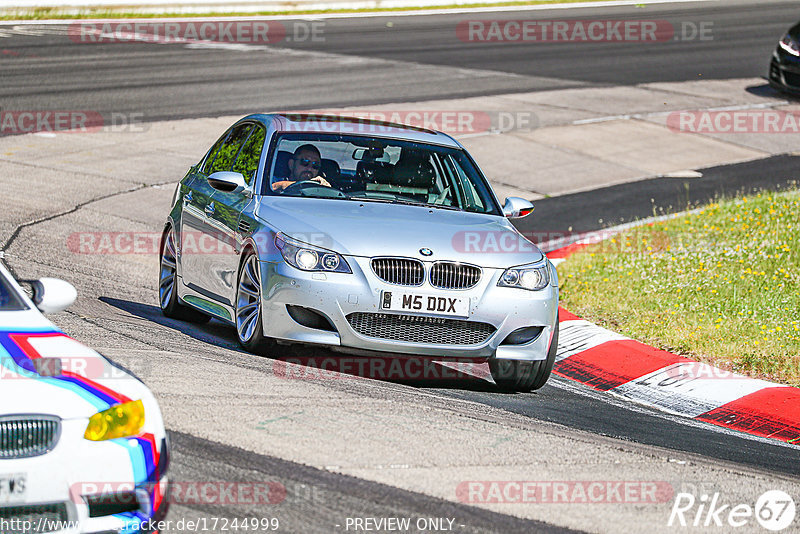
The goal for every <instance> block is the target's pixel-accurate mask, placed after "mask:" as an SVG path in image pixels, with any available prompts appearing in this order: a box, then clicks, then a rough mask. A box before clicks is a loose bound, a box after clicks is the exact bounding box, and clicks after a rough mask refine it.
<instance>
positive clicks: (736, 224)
mask: <svg viewBox="0 0 800 534" xmlns="http://www.w3.org/2000/svg"><path fill="white" fill-rule="evenodd" d="M559 274H560V280H561V282H562V284H561V302H562V305H563V306H564V307H565V308H566V309H568V310H569V311H571V312H573V313H576V314H577V315H579V316H581V317H583V318H585V319H587V320H591V321H594V322H597V323H598V324H601V325H603V326H606V327H608V328H610V329H612V330H615V331H617V332H620V333H622V334H624V335H626V336H629V337H632V338H634V339H638V340H640V341H642V342H645V343H648V344H650V345H653V346H656V347H659V348H662V349H666V350H670V351H672V352H676V353H678V354H683V355H687V356H689V357H692V358H694V359H697V360H699V361H703V362H707V363H710V364H712V365H715V366H717V367H720V368H723V369H726V370H731V371H735V372H738V373H742V374H746V375H749V376H752V377H757V378H765V379H768V380H773V381H777V382H782V383H785V384H790V385H794V386H800V191H798V190H791V191H785V192H769V193H768V192H763V193H760V194H757V195H755V196H741V197H738V198H735V199H729V200H721V201H719V202H716V203H713V204H710V205H708V206H706V207H705V208H703V209H701V210H700V211H697V212H695V213H693V214H686V215H682V216H678V217H676V218H674V219H670V220H668V221H663V222H657V223H652V224H648V225H644V226H641V227H637V228H634V229H632V230H629V231H627V232H624V233H622V234H620V235H618V236H616V237H614V238H613V239H608V240H606V241H604V242H602V243H598V244H596V245H592V246H591V247H587V248H586V249H585V250H583V251H581V252H579V253H577V254H575V255H573V256H571V257H570V258H569V259H568V260H567V261H565V262H564V263H562V264H561V265H560V266H559Z"/></svg>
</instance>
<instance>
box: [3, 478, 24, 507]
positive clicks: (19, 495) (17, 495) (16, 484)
mask: <svg viewBox="0 0 800 534" xmlns="http://www.w3.org/2000/svg"><path fill="white" fill-rule="evenodd" d="M25 482H26V476H25V475H24V474H22V473H17V474H13V475H0V503H8V502H19V501H23V500H24V499H25Z"/></svg>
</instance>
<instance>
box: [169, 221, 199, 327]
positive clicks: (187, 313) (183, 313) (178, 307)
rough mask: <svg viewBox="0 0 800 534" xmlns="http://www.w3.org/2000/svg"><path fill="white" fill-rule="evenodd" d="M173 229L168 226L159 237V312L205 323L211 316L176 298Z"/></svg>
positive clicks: (176, 263) (176, 264)
mask: <svg viewBox="0 0 800 534" xmlns="http://www.w3.org/2000/svg"><path fill="white" fill-rule="evenodd" d="M176 243H177V241H176V239H175V230H174V229H173V228H172V227H171V226H170V227H169V228H168V229H167V231H166V232H164V235H163V236H162V237H161V250H160V252H159V257H160V260H161V261H160V262H159V263H160V265H161V269H160V271H159V274H158V302H159V304H160V305H161V313H163V314H164V315H165V316H166V317H169V318H170V319H179V320H181V321H190V322H192V323H198V324H202V323H207V322H208V321H209V320H210V319H211V317H209V316H208V315H206V314H205V313H200V312H199V311H197V310H195V309H193V308H189V307H188V306H186V305H184V304H181V303H180V301H179V300H178V275H177V272H178V271H177V268H178V260H177V257H178V255H177V253H176V251H177V250H178V248H177V246H176Z"/></svg>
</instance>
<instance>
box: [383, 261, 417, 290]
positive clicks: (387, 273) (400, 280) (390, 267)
mask: <svg viewBox="0 0 800 534" xmlns="http://www.w3.org/2000/svg"><path fill="white" fill-rule="evenodd" d="M370 263H371V264H372V271H373V272H374V273H375V274H376V275H377V276H378V278H380V279H381V280H383V281H384V282H388V283H390V284H396V285H399V286H420V285H422V282H423V280H425V268H424V267H423V266H422V262H421V261H419V260H412V259H407V258H375V259H373V260H372V262H370Z"/></svg>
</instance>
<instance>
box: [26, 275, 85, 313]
mask: <svg viewBox="0 0 800 534" xmlns="http://www.w3.org/2000/svg"><path fill="white" fill-rule="evenodd" d="M29 283H30V285H31V288H32V289H33V298H32V299H31V300H33V303H34V304H36V307H37V308H39V311H41V312H42V313H56V312H60V311H64V310H66V309H67V308H68V307H70V306H71V305H72V303H73V302H75V299H76V298H78V292H77V291H76V290H75V287H74V286H73V285H72V284H70V283H69V282H65V281H64V280H59V279H58V278H40V279H38V280H32V281H31V282H29Z"/></svg>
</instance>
